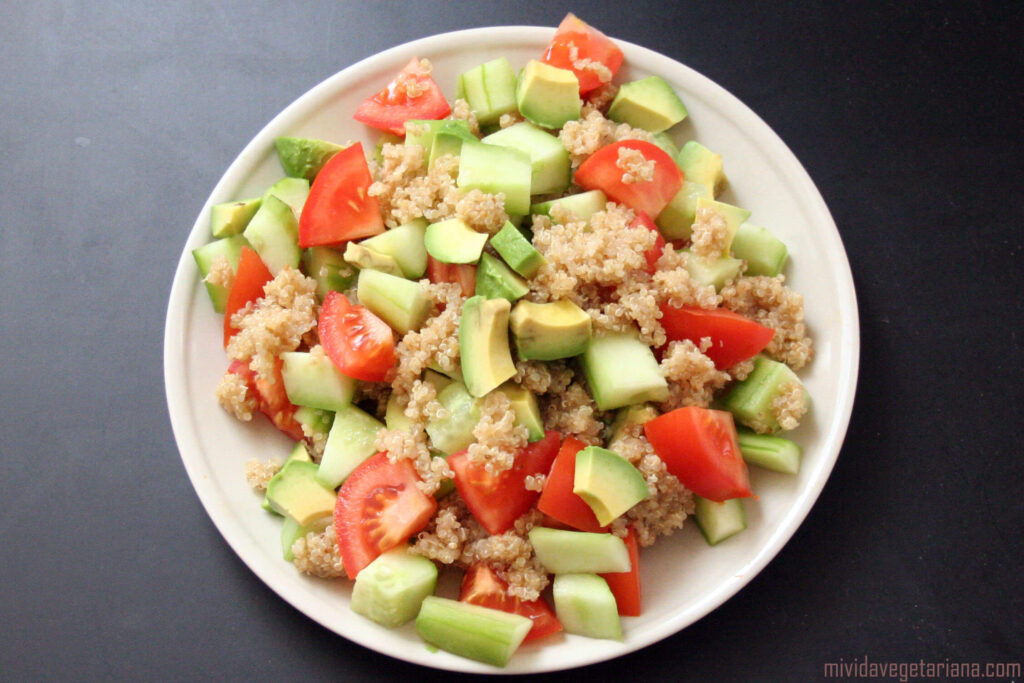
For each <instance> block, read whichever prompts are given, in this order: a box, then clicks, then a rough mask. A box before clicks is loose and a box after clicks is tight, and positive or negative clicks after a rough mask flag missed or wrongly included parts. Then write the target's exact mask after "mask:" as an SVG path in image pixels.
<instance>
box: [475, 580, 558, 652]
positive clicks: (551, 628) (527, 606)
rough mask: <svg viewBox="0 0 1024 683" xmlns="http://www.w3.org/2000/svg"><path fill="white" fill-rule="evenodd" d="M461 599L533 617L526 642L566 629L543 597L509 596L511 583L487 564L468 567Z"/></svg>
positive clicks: (529, 617)
mask: <svg viewBox="0 0 1024 683" xmlns="http://www.w3.org/2000/svg"><path fill="white" fill-rule="evenodd" d="M459 601H460V602H468V603H469V604H471V605H480V606H481V607H490V608H491V609H500V610H501V611H503V612H512V613H513V614H518V615H520V616H524V617H526V618H528V619H530V620H531V621H532V622H533V626H532V627H531V628H530V632H529V633H527V634H526V638H524V639H523V642H524V643H525V642H526V641H527V640H534V639H535V638H543V637H544V636H549V635H551V634H552V633H558V632H559V631H561V630H562V622H560V621H559V620H558V617H556V616H555V613H554V611H553V610H552V609H551V607H550V606H548V603H546V602H544V599H543V598H538V599H536V600H523V599H521V598H517V597H513V596H511V595H509V594H508V583H506V582H505V581H504V580H503V579H502V578H501V577H500V576H498V575H497V573H495V571H494V570H493V569H491V568H490V567H489V566H487V565H486V564H483V563H477V564H474V565H471V566H470V568H469V569H467V570H466V575H465V576H463V577H462V588H461V590H460V591H459Z"/></svg>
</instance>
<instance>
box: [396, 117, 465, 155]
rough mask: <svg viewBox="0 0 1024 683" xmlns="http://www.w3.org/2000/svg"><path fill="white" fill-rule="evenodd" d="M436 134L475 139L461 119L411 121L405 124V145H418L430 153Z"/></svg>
mask: <svg viewBox="0 0 1024 683" xmlns="http://www.w3.org/2000/svg"><path fill="white" fill-rule="evenodd" d="M438 133H448V134H451V135H456V136H459V137H463V138H465V139H473V140H475V139H476V136H475V135H473V134H472V133H471V132H470V131H469V123H468V122H466V121H463V120H462V119H437V120H435V119H411V120H409V121H406V122H405V144H406V145H420V146H421V147H423V151H424V152H429V151H430V147H431V145H433V144H434V136H435V135H437V134H438Z"/></svg>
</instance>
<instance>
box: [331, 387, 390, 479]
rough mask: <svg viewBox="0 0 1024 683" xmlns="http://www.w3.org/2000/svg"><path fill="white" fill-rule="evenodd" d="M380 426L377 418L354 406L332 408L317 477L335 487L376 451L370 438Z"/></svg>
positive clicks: (374, 436)
mask: <svg viewBox="0 0 1024 683" xmlns="http://www.w3.org/2000/svg"><path fill="white" fill-rule="evenodd" d="M383 428H384V425H382V424H381V423H380V421H379V420H377V419H376V418H374V417H373V416H372V415H370V414H369V413H367V412H366V411H364V410H362V409H361V408H358V407H356V406H348V407H347V408H345V409H344V410H339V411H338V412H336V413H335V414H334V424H333V425H331V431H330V433H329V434H328V435H327V444H326V445H325V446H324V456H323V458H321V459H320V469H319V470H318V471H317V473H316V478H317V481H319V482H321V483H323V484H324V485H325V486H330V487H331V488H338V486H340V485H341V483H342V482H343V481H345V479H346V477H348V475H350V474H352V471H353V470H355V468H357V467H359V466H360V465H361V464H363V461H365V460H366V459H367V458H369V457H370V456H371V455H373V454H374V453H376V448H375V447H374V442H375V441H376V439H377V432H379V431H380V430H381V429H383Z"/></svg>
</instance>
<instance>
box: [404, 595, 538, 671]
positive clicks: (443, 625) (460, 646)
mask: <svg viewBox="0 0 1024 683" xmlns="http://www.w3.org/2000/svg"><path fill="white" fill-rule="evenodd" d="M532 626H533V622H532V621H531V620H530V619H528V618H526V617H523V616H520V615H518V614H513V613H511V612H502V611H500V610H496V609H490V608H488V607H480V606H479V605H470V604H468V603H464V602H458V601H456V600H449V599H447V598H440V597H437V596H433V595H432V596H428V597H426V598H424V600H423V603H422V605H421V606H420V612H419V615H418V616H417V617H416V632H417V633H419V634H420V637H421V638H423V640H425V641H427V642H428V643H430V644H431V645H435V646H437V647H439V648H441V649H442V650H445V651H447V652H451V653H452V654H456V655H460V656H462V657H467V658H469V659H474V660H477V661H480V662H484V663H487V664H493V665H494V666H505V665H506V664H507V663H508V660H509V659H510V658H511V657H512V654H513V653H514V652H515V651H516V649H518V647H519V645H520V644H521V643H522V642H523V639H524V638H526V634H527V633H529V632H530V628H532Z"/></svg>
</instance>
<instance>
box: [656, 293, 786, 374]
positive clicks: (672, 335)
mask: <svg viewBox="0 0 1024 683" xmlns="http://www.w3.org/2000/svg"><path fill="white" fill-rule="evenodd" d="M661 316H662V317H661V324H662V326H663V327H664V328H665V334H666V336H667V337H668V339H669V341H681V340H683V339H689V340H690V341H692V342H693V343H694V344H696V345H697V346H700V340H701V339H703V338H704V337H709V338H710V339H711V346H710V348H708V350H707V351H705V352H704V355H705V356H707V357H708V358H710V359H711V360H713V361H715V367H716V368H718V369H719V370H724V369H725V368H731V367H732V366H734V365H736V364H737V363H739V362H741V361H745V360H747V359H748V358H753V357H754V356H756V355H757V354H759V353H761V351H762V350H764V347H766V346H768V342H770V341H771V340H772V338H773V337H774V336H775V330H773V329H771V328H770V327H765V326H764V325H761V324H760V323H757V322H754V321H753V320H751V319H750V318H746V317H744V316H742V315H740V314H739V313H735V312H733V311H730V310H729V309H726V308H715V309H712V310H707V309H703V308H698V307H696V306H683V307H682V308H676V307H674V306H670V305H669V304H662V305H661Z"/></svg>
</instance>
